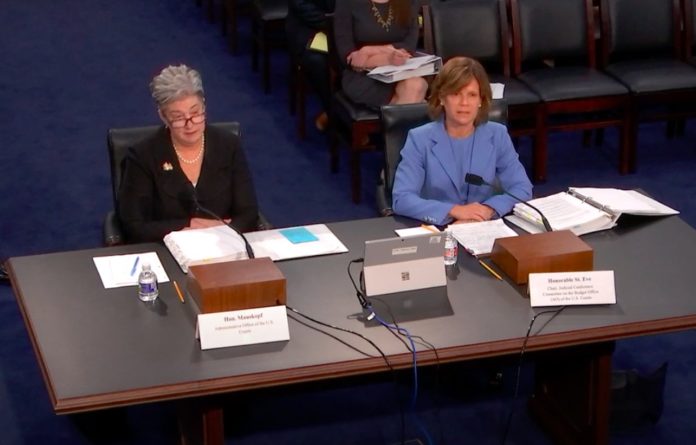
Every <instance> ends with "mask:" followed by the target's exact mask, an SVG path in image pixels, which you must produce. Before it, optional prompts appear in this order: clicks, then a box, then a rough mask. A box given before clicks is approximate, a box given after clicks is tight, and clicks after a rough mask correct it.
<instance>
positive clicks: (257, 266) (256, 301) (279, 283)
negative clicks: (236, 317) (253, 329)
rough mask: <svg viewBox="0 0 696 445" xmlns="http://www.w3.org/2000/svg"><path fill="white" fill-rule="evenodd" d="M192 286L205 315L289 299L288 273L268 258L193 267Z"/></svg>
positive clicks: (274, 304) (277, 302) (192, 292)
mask: <svg viewBox="0 0 696 445" xmlns="http://www.w3.org/2000/svg"><path fill="white" fill-rule="evenodd" d="M188 289H189V291H190V292H191V295H192V296H193V298H194V300H195V301H196V304H198V307H199V308H200V310H201V312H202V313H204V314H208V313H211V312H226V311H236V310H241V309H253V308H257V307H268V306H277V305H284V304H285V301H286V281H285V276H284V275H283V273H282V272H281V271H280V269H278V267H276V265H275V264H273V261H271V259H270V258H267V257H264V258H253V259H250V260H239V261H227V262H223V263H213V264H202V265H198V266H190V267H189V279H188Z"/></svg>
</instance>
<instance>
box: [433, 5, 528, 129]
mask: <svg viewBox="0 0 696 445" xmlns="http://www.w3.org/2000/svg"><path fill="white" fill-rule="evenodd" d="M423 15H424V20H425V23H424V28H425V37H424V40H425V50H426V52H428V53H431V54H437V55H439V56H440V57H442V59H443V60H445V61H447V60H448V59H451V58H452V57H455V56H467V57H471V58H474V59H476V60H478V61H479V62H481V64H482V65H483V66H484V67H485V68H486V71H487V72H488V75H489V77H490V80H491V82H496V83H502V84H504V85H505V90H504V99H505V102H506V103H507V105H508V127H509V130H510V135H512V136H513V137H517V136H525V135H527V136H533V135H534V132H535V129H536V124H535V119H536V117H537V110H536V108H537V106H538V105H539V104H540V103H541V99H539V96H538V95H537V94H536V93H535V92H534V91H532V90H531V89H530V88H529V87H528V86H527V85H525V84H524V83H522V82H520V81H519V80H517V79H515V78H513V77H511V75H510V30H509V25H508V14H507V9H506V4H505V0H466V1H448V2H432V4H431V5H430V6H426V7H424V14H423Z"/></svg>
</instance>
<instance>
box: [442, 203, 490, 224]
mask: <svg viewBox="0 0 696 445" xmlns="http://www.w3.org/2000/svg"><path fill="white" fill-rule="evenodd" d="M449 215H450V216H451V217H452V218H454V224H461V223H467V222H477V221H488V220H489V219H491V218H493V216H494V215H495V210H493V208H491V207H488V206H487V205H485V204H481V203H478V202H472V203H471V204H464V205H455V206H454V207H452V208H451V209H450V211H449Z"/></svg>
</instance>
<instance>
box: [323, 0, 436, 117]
mask: <svg viewBox="0 0 696 445" xmlns="http://www.w3.org/2000/svg"><path fill="white" fill-rule="evenodd" d="M418 29H419V28H418V2H417V1H415V0H341V1H337V2H336V12H335V14H334V37H335V41H336V49H337V51H338V57H339V59H340V60H341V62H342V64H343V66H344V70H343V74H342V76H341V88H342V89H343V92H344V93H345V94H346V95H347V96H348V98H349V99H350V100H352V101H353V102H355V103H359V104H362V105H365V106H368V107H370V108H373V109H379V107H380V106H382V105H386V104H390V103H391V104H400V103H416V102H422V101H423V100H424V99H425V93H426V92H427V90H428V83H427V82H426V81H425V79H424V78H422V77H411V78H408V79H404V80H401V81H398V82H394V83H384V82H380V81H379V80H375V79H372V78H370V77H368V76H367V71H369V70H371V69H373V68H375V67H378V66H383V65H403V64H404V63H405V62H406V61H407V60H408V59H410V58H411V55H412V54H413V53H414V52H415V50H416V45H417V43H418Z"/></svg>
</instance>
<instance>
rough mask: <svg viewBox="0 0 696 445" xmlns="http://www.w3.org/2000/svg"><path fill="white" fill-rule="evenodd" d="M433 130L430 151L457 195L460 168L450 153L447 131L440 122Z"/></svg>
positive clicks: (450, 143) (450, 142)
mask: <svg viewBox="0 0 696 445" xmlns="http://www.w3.org/2000/svg"><path fill="white" fill-rule="evenodd" d="M434 130H435V131H433V134H432V137H433V146H432V147H431V149H430V150H431V152H432V153H433V156H434V157H435V159H437V160H438V162H439V163H440V166H441V167H442V170H443V171H444V172H445V174H446V175H447V177H448V178H449V179H450V181H451V182H452V186H453V187H454V189H455V190H456V191H457V194H459V188H460V185H461V184H459V183H460V182H461V178H460V176H461V174H460V169H461V166H460V165H457V163H456V162H455V159H454V154H453V153H452V141H451V140H450V138H449V135H447V131H446V130H445V125H444V123H443V121H442V120H440V121H439V122H438V125H437V126H436V127H435V129H434Z"/></svg>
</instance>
